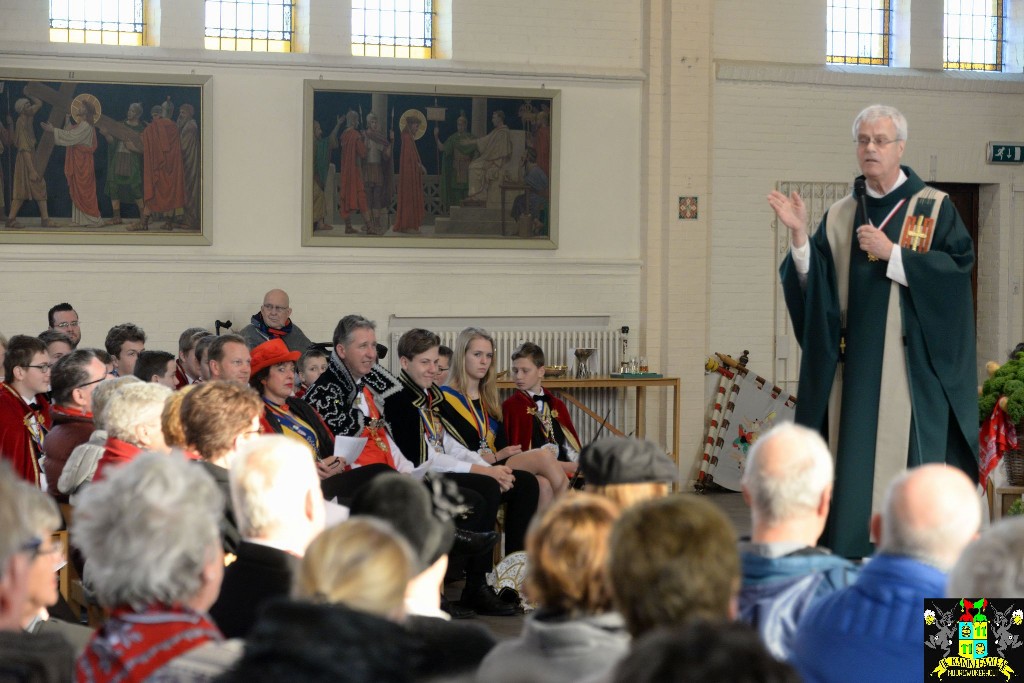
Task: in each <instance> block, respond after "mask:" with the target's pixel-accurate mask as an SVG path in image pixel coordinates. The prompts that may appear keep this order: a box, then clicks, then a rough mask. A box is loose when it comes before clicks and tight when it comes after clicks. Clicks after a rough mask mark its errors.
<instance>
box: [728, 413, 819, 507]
mask: <svg viewBox="0 0 1024 683" xmlns="http://www.w3.org/2000/svg"><path fill="white" fill-rule="evenodd" d="M833 476H834V467H833V464H832V454H831V453H830V452H829V450H828V446H827V445H826V444H825V441H824V439H822V438H821V435H820V434H818V432H816V431H814V430H812V429H808V428H807V427H801V426H800V425H797V424H793V423H792V422H783V423H782V424H779V425H776V426H775V427H773V428H771V429H770V430H768V431H767V432H765V433H763V434H761V435H760V436H759V437H758V439H757V440H756V441H755V442H754V445H753V446H752V447H751V449H750V452H749V453H748V454H747V462H746V465H745V466H744V470H743V477H742V484H743V487H744V488H745V489H746V491H747V493H748V494H749V496H750V503H751V507H752V509H753V512H754V515H755V516H756V517H757V518H758V519H760V520H762V521H764V522H765V523H767V524H778V523H779V522H783V521H786V520H788V519H793V518H795V517H799V516H802V515H807V514H811V513H813V512H815V511H816V510H817V508H818V503H819V502H820V501H821V494H822V493H824V492H825V490H826V489H827V488H828V486H829V485H830V484H831V483H832V478H833Z"/></svg>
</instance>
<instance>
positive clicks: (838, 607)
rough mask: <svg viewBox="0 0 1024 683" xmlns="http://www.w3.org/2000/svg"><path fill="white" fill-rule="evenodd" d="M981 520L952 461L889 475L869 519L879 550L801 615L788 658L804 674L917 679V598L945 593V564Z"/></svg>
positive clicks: (969, 485) (920, 636)
mask: <svg viewBox="0 0 1024 683" xmlns="http://www.w3.org/2000/svg"><path fill="white" fill-rule="evenodd" d="M980 527H981V501H980V499H979V497H978V495H977V494H976V493H975V485H974V483H973V482H971V480H970V479H968V478H967V476H966V475H965V474H964V473H963V472H961V471H960V470H959V469H957V468H955V467H948V466H945V465H938V464H930V465H922V466H921V467H917V468H915V469H912V470H908V471H907V472H904V473H903V474H902V475H900V476H899V477H897V478H896V479H895V480H893V482H892V483H891V484H890V485H889V488H888V490H887V492H886V497H885V503H884V506H883V509H882V512H881V514H879V515H875V516H874V517H872V519H871V535H872V536H873V537H875V538H876V539H877V541H878V552H877V553H875V555H874V556H873V557H872V558H871V560H870V561H869V562H868V563H867V565H865V567H864V569H862V570H861V573H860V576H859V577H857V580H856V582H854V584H853V585H852V586H850V587H848V588H844V589H842V590H839V591H836V592H835V593H833V594H832V595H829V596H826V597H824V598H822V599H821V600H820V601H818V602H817V603H816V604H815V605H813V606H812V607H811V608H810V610H809V611H808V613H807V615H806V616H805V617H804V618H803V619H802V620H801V621H800V625H799V626H798V628H797V634H796V635H797V637H796V639H795V641H794V643H793V656H792V659H791V661H792V663H793V664H794V665H796V667H797V669H799V671H800V673H801V674H802V675H803V677H804V680H805V681H808V682H809V683H813V682H815V681H829V682H830V683H832V682H842V681H869V680H871V681H881V680H886V681H909V680H920V679H921V675H922V671H923V668H924V648H923V643H924V630H923V629H924V625H923V621H922V619H921V614H922V609H923V605H924V600H925V599H926V598H938V597H942V596H944V595H945V594H946V579H947V574H948V572H949V571H950V569H952V567H953V565H954V564H956V561H957V559H958V558H959V557H960V554H961V553H962V552H963V550H964V548H966V547H967V545H968V544H969V543H970V542H971V541H972V540H973V539H974V538H976V537H977V535H978V530H979V528H980Z"/></svg>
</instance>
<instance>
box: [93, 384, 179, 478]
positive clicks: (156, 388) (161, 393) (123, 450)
mask: <svg viewBox="0 0 1024 683" xmlns="http://www.w3.org/2000/svg"><path fill="white" fill-rule="evenodd" d="M172 393H173V392H172V391H171V390H170V389H169V388H167V387H165V386H164V385H162V384H156V383H154V382H140V383H138V384H130V385H128V386H125V387H121V388H120V389H118V390H117V392H116V393H115V394H114V395H113V396H112V397H111V398H110V401H109V402H108V403H107V407H106V408H105V409H104V412H103V418H104V421H105V422H106V425H107V442H106V444H105V446H104V451H103V457H102V458H100V462H99V465H97V466H96V476H95V477H93V481H100V480H102V479H103V477H104V476H105V473H106V471H107V470H108V469H109V468H110V467H116V466H118V465H123V464H124V463H126V462H130V461H131V460H133V459H134V458H135V457H136V456H137V455H138V454H139V453H141V452H143V451H160V452H164V451H166V450H167V443H166V442H165V441H164V432H163V424H162V423H161V417H162V415H163V412H164V403H166V401H167V399H168V398H170V397H171V394H172Z"/></svg>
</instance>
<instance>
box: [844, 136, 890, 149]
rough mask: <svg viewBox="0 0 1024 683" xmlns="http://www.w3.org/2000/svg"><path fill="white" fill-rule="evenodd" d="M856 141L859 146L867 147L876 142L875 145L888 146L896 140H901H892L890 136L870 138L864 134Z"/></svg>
mask: <svg viewBox="0 0 1024 683" xmlns="http://www.w3.org/2000/svg"><path fill="white" fill-rule="evenodd" d="M854 142H856V143H857V146H858V147H867V146H868V145H870V144H872V143H874V145H875V147H888V146H889V145H891V144H892V143H894V142H899V140H890V139H888V138H869V137H867V136H866V135H863V136H861V137H859V138H857V139H856V140H855V141H854Z"/></svg>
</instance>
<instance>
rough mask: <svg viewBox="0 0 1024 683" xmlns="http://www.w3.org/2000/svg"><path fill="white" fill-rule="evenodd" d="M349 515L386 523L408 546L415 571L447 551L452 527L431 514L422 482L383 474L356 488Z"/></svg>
mask: <svg viewBox="0 0 1024 683" xmlns="http://www.w3.org/2000/svg"><path fill="white" fill-rule="evenodd" d="M350 510H351V513H352V515H353V516H355V515H366V516H369V517H376V518H377V519H382V520H384V521H385V522H388V523H389V524H391V526H393V527H394V528H395V531H397V532H398V533H400V534H401V535H402V536H403V537H405V540H407V541H408V542H409V545H411V546H412V549H413V552H414V553H416V558H417V560H418V564H419V568H418V570H419V571H423V570H425V569H426V568H427V567H429V566H430V565H432V564H434V563H435V562H437V560H438V558H440V557H441V556H442V555H444V554H445V553H447V552H448V551H450V550H451V547H452V543H453V542H454V540H455V525H454V524H453V523H452V522H451V520H450V519H447V518H445V517H444V516H443V515H439V514H435V510H434V504H433V502H432V500H431V494H430V491H429V490H428V489H427V487H426V486H424V485H423V482H420V481H417V480H416V479H413V478H412V477H410V476H408V475H404V474H398V473H397V472H396V473H393V474H392V473H390V472H389V473H385V474H381V475H379V476H376V477H374V478H373V480H372V481H370V483H369V484H367V485H366V486H364V487H362V488H361V489H359V491H358V492H357V493H356V496H355V498H354V499H353V500H352V506H351V508H350Z"/></svg>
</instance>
